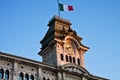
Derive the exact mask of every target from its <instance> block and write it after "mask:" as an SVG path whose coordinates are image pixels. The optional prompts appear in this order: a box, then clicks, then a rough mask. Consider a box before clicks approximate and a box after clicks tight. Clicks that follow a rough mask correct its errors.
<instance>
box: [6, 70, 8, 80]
mask: <svg viewBox="0 0 120 80" xmlns="http://www.w3.org/2000/svg"><path fill="white" fill-rule="evenodd" d="M5 80H9V70H6V71H5Z"/></svg>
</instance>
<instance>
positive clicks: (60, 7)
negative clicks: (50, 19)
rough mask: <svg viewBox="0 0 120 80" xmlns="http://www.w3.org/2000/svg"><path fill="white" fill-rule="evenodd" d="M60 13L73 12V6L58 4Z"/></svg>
mask: <svg viewBox="0 0 120 80" xmlns="http://www.w3.org/2000/svg"><path fill="white" fill-rule="evenodd" d="M58 5H59V10H60V11H73V6H71V5H64V4H61V3H58Z"/></svg>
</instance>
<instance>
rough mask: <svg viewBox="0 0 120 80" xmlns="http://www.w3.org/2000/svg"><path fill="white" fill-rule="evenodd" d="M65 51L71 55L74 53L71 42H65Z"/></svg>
mask: <svg viewBox="0 0 120 80" xmlns="http://www.w3.org/2000/svg"><path fill="white" fill-rule="evenodd" d="M65 51H66V52H67V53H68V54H69V55H73V54H74V47H73V45H72V43H71V42H69V41H67V42H66V43H65Z"/></svg>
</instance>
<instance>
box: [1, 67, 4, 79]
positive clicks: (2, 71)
mask: <svg viewBox="0 0 120 80" xmlns="http://www.w3.org/2000/svg"><path fill="white" fill-rule="evenodd" d="M3 73H4V70H3V69H0V79H3Z"/></svg>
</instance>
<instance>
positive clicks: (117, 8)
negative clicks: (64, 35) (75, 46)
mask: <svg viewBox="0 0 120 80" xmlns="http://www.w3.org/2000/svg"><path fill="white" fill-rule="evenodd" d="M60 2H61V3H64V4H70V5H72V6H73V7H74V11H72V12H60V15H61V17H63V18H65V19H68V20H70V21H71V23H72V26H71V27H72V29H74V30H76V31H77V34H78V35H79V36H81V37H82V38H83V40H82V43H83V44H84V45H86V46H88V47H90V49H89V50H88V52H86V53H85V65H86V69H87V70H88V71H89V72H90V73H92V74H94V75H98V76H101V77H106V78H109V79H111V80H120V77H119V76H120V71H119V68H120V62H119V61H120V0H74V1H73V0H60ZM57 12H58V11H57V0H50V1H49V0H43V1H42V0H0V51H2V52H5V53H10V54H14V55H18V56H23V57H26V58H31V59H34V60H38V61H41V57H40V56H39V55H38V54H37V53H38V52H39V50H40V48H41V45H40V44H39V42H40V40H41V39H42V38H43V37H44V35H45V33H46V31H47V29H48V26H47V24H48V21H49V20H50V19H51V18H52V17H53V16H54V15H57Z"/></svg>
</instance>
